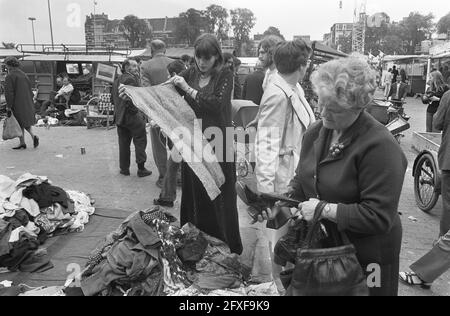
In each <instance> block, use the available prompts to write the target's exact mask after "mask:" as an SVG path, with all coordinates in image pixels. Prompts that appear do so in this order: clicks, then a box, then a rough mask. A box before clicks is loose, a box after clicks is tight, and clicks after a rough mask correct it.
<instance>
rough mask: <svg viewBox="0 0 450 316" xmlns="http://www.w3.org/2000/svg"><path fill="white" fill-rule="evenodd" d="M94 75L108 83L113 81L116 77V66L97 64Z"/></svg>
mask: <svg viewBox="0 0 450 316" xmlns="http://www.w3.org/2000/svg"><path fill="white" fill-rule="evenodd" d="M96 77H97V79H98V80H102V81H106V82H108V83H114V79H115V77H116V67H114V66H109V65H105V64H98V65H97V75H96Z"/></svg>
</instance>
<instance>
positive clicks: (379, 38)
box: [364, 22, 390, 56]
mask: <svg viewBox="0 0 450 316" xmlns="http://www.w3.org/2000/svg"><path fill="white" fill-rule="evenodd" d="M389 27H390V25H389V24H388V23H386V22H382V23H381V26H380V27H368V28H367V29H366V44H365V48H364V53H365V54H366V55H367V54H369V53H372V55H374V56H377V55H378V54H379V51H380V50H381V51H383V52H384V50H383V49H382V46H383V41H384V39H385V38H386V37H387V36H388V34H389Z"/></svg>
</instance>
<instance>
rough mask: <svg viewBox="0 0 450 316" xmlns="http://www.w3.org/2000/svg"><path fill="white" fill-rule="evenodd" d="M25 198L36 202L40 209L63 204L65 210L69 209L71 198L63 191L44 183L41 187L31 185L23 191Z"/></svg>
mask: <svg viewBox="0 0 450 316" xmlns="http://www.w3.org/2000/svg"><path fill="white" fill-rule="evenodd" d="M22 194H23V196H24V197H26V198H28V199H32V200H34V201H36V202H37V203H38V205H39V208H45V207H49V206H52V205H53V204H54V203H58V204H61V205H62V206H63V207H64V208H66V209H67V208H68V207H69V197H68V195H67V193H66V191H64V190H63V189H61V188H59V187H56V186H53V185H50V184H48V183H42V184H39V185H31V186H29V187H27V188H26V189H25V190H23V193H22Z"/></svg>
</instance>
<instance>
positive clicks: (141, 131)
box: [113, 58, 152, 178]
mask: <svg viewBox="0 0 450 316" xmlns="http://www.w3.org/2000/svg"><path fill="white" fill-rule="evenodd" d="M122 73H123V74H122V75H121V76H120V77H119V78H118V79H116V81H115V82H114V86H113V102H114V105H115V111H114V119H115V122H116V125H117V134H118V137H119V160H120V174H122V175H124V176H129V175H130V155H131V152H130V145H131V142H132V141H133V143H134V147H135V151H136V163H137V165H138V172H137V175H138V177H140V178H143V177H148V176H150V175H151V174H152V172H151V171H149V170H147V169H146V168H145V163H146V161H147V154H146V152H145V150H146V148H147V131H146V129H145V125H146V120H145V117H144V114H143V113H142V112H140V111H139V110H138V109H137V108H136V107H135V106H134V105H133V103H132V102H131V100H123V99H121V98H120V97H119V90H118V89H119V85H120V84H124V85H129V86H134V87H139V86H140V78H139V67H138V63H137V62H136V60H134V59H131V58H130V59H127V60H125V61H124V63H123V65H122Z"/></svg>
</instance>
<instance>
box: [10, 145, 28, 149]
mask: <svg viewBox="0 0 450 316" xmlns="http://www.w3.org/2000/svg"><path fill="white" fill-rule="evenodd" d="M13 149H14V150H21V149H27V145H25V144H23V145H20V146H17V147H14V148H13Z"/></svg>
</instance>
